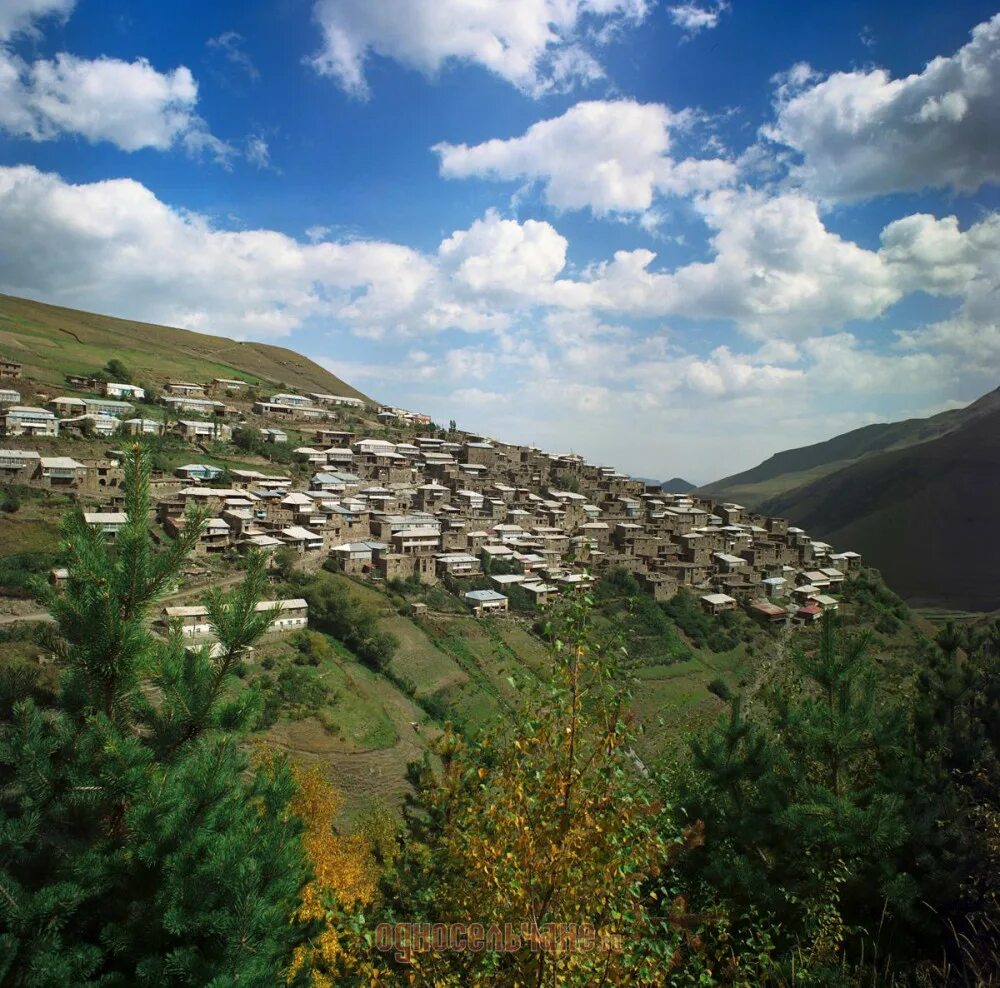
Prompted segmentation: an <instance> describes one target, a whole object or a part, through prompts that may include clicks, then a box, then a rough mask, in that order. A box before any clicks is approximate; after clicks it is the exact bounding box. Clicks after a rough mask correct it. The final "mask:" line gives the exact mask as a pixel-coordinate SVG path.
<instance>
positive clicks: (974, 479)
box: [761, 391, 1000, 611]
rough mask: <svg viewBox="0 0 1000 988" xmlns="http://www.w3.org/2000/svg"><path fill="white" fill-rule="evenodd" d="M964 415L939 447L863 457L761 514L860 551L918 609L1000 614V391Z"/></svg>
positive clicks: (932, 444)
mask: <svg viewBox="0 0 1000 988" xmlns="http://www.w3.org/2000/svg"><path fill="white" fill-rule="evenodd" d="M962 412H963V413H966V414H965V421H964V422H963V423H960V424H959V426H958V427H957V428H954V429H951V430H949V431H948V432H946V433H945V434H944V435H941V436H939V437H938V438H936V439H932V440H930V441H928V442H923V443H919V444H917V445H910V446H909V447H908V448H904V449H897V450H890V451H887V452H883V453H880V454H878V455H871V456H868V457H865V458H864V459H862V460H860V461H858V462H856V463H854V464H852V465H850V466H847V467H844V468H843V469H841V470H838V471H836V472H835V473H830V474H827V475H826V476H824V477H823V478H822V479H821V480H814V481H812V482H811V483H808V484H805V485H803V486H801V487H798V488H796V489H794V490H791V491H788V492H786V493H784V494H782V495H780V496H777V497H774V498H771V499H770V500H768V501H765V502H764V503H763V504H762V506H761V507H762V510H764V511H766V512H768V513H772V514H779V515H782V516H784V517H788V518H793V519H794V520H795V523H796V524H798V525H800V526H802V527H803V528H805V529H806V530H807V531H808V532H809V533H810V535H812V536H814V537H818V538H823V539H825V540H826V541H828V542H831V543H833V544H835V545H843V546H850V547H851V548H853V549H856V550H857V551H859V552H861V553H863V554H864V556H865V558H866V560H867V562H869V563H870V564H871V565H872V566H875V567H877V568H878V569H879V570H881V571H882V575H883V576H884V578H885V580H886V582H887V583H888V584H889V585H890V586H891V587H892V588H893V589H894V590H895V591H896V592H897V593H899V594H900V595H901V596H903V597H904V598H905V599H906V600H908V601H909V602H910V603H911V604H916V605H938V606H945V607H956V608H962V609H965V610H981V611H986V610H993V609H996V608H997V607H1000V586H998V583H997V578H996V574H997V556H998V554H1000V532H998V530H997V527H996V505H997V493H996V492H997V490H998V489H1000V392H997V391H994V392H992V393H991V394H989V395H986V396H985V397H984V398H981V399H980V400H979V401H977V402H975V403H974V404H973V405H970V406H969V408H967V409H963V410H962ZM971 413H974V414H971ZM947 414H948V415H951V416H953V417H952V419H951V420H950V421H952V422H953V421H954V413H947ZM941 418H942V417H941V416H935V418H934V419H928V420H926V421H927V422H935V421H940V419H941ZM901 424H905V423H901ZM841 438H844V437H841Z"/></svg>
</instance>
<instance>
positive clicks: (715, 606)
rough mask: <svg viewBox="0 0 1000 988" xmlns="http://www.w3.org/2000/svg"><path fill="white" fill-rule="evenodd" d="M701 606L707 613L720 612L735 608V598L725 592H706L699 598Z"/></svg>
mask: <svg viewBox="0 0 1000 988" xmlns="http://www.w3.org/2000/svg"><path fill="white" fill-rule="evenodd" d="M701 606H702V607H703V608H704V609H705V610H706V611H708V613H709V614H721V613H722V612H723V611H734V610H736V598H734V597H730V596H729V594H725V593H708V594H705V596H704V597H702V598H701Z"/></svg>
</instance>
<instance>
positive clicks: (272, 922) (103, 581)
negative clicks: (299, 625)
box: [0, 446, 305, 986]
mask: <svg viewBox="0 0 1000 988" xmlns="http://www.w3.org/2000/svg"><path fill="white" fill-rule="evenodd" d="M125 468H126V484H125V511H126V513H127V516H128V521H127V523H126V524H125V525H124V526H123V528H122V529H121V531H120V532H119V534H118V537H117V539H116V541H115V542H114V543H111V542H109V541H108V540H106V539H105V537H104V536H103V535H102V534H100V533H98V532H95V531H94V530H92V529H90V528H89V527H88V526H87V525H86V524H85V522H84V520H83V517H82V515H81V514H80V513H79V512H75V513H74V514H72V515H71V516H70V517H69V518H68V519H67V520H66V522H65V524H64V529H63V551H64V553H65V556H66V558H67V560H68V564H67V565H68V569H69V580H68V582H67V585H66V589H65V591H64V592H63V593H60V594H57V593H56V592H55V591H53V590H51V589H48V588H44V589H42V588H40V593H41V594H42V596H43V599H44V600H45V603H46V604H47V606H48V608H49V610H50V613H51V614H52V616H53V618H54V619H55V622H56V628H57V631H58V636H59V637H58V642H59V646H60V650H61V652H62V657H63V659H64V660H65V663H66V666H67V668H66V672H65V674H64V677H63V683H62V687H61V690H60V693H59V696H58V700H57V702H56V703H55V704H54V705H52V706H49V707H45V706H43V705H41V703H40V701H39V700H38V698H37V697H35V696H22V697H21V698H20V699H17V701H16V702H15V703H14V706H13V717H12V718H11V720H10V721H9V722H8V723H4V724H2V725H0V983H3V984H11V985H29V984H30V985H53V986H54V985H60V986H62V985H68V984H91V983H100V984H108V985H133V984H140V985H141V984H150V985H162V984H168V983H170V984H173V983H184V984H199V985H201V984H209V983H211V984H215V985H224V984H235V983H237V982H238V983H241V984H262V985H263V984H275V983H277V982H278V980H279V979H280V977H281V972H282V971H283V970H284V969H285V967H286V966H287V963H288V961H289V958H290V955H291V949H292V942H291V941H292V939H293V938H294V936H295V929H294V927H292V926H290V925H289V923H288V917H289V915H290V914H291V912H292V909H293V907H294V903H295V901H296V899H297V896H298V891H299V889H300V888H301V886H302V884H303V882H304V880H305V863H304V858H303V852H302V845H301V840H300V830H301V826H300V824H299V823H298V821H297V819H296V818H295V817H294V816H293V815H292V814H291V813H290V812H289V809H288V807H289V802H290V800H291V799H292V798H293V795H294V791H295V790H294V782H293V779H292V777H291V774H290V772H289V771H288V769H287V768H286V767H285V766H284V765H283V764H281V763H280V762H273V763H272V764H271V765H270V766H269V767H267V768H266V769H264V768H260V767H255V766H254V765H253V764H251V762H250V760H249V758H248V755H247V753H246V751H245V750H244V746H243V743H242V739H243V737H244V735H245V732H246V731H247V730H248V729H249V728H250V727H251V726H252V724H253V723H254V720H255V717H256V714H257V710H258V708H259V697H258V696H257V694H256V693H255V691H254V690H252V689H245V690H240V691H234V690H232V689H231V685H232V683H231V680H232V673H233V671H234V669H235V668H236V666H237V664H238V663H239V662H240V661H241V658H242V657H243V656H244V655H245V654H246V652H247V650H248V649H249V648H251V647H252V645H253V643H254V642H255V641H256V640H257V638H259V636H260V635H261V634H262V633H263V631H264V630H266V628H267V625H268V622H269V620H270V618H271V615H270V614H267V613H263V614H262V613H260V612H258V611H257V610H256V604H257V601H258V600H259V598H260V594H261V590H262V589H263V586H264V564H263V561H262V560H261V559H260V558H252V559H251V560H250V561H249V564H248V567H247V577H246V581H245V582H244V584H243V586H242V587H241V588H239V589H238V590H236V591H235V592H234V593H232V594H223V593H222V592H220V591H218V590H215V591H212V592H211V593H210V594H209V595H208V597H207V600H206V603H207V605H208V608H209V614H210V618H211V621H212V623H213V625H214V627H215V630H216V633H217V637H218V640H219V643H220V648H219V649H218V655H217V657H215V658H211V657H210V655H209V651H208V649H207V648H200V649H194V650H189V649H185V647H184V644H183V642H182V640H181V638H180V634H179V632H175V633H173V634H171V635H169V636H168V637H167V638H166V640H163V639H161V638H158V637H157V636H156V635H154V634H153V633H152V632H151V631H150V630H149V619H150V617H151V615H152V610H153V608H154V607H155V605H156V604H157V603H158V602H159V601H161V600H162V599H163V597H164V596H165V594H166V592H167V590H168V587H169V586H170V585H171V583H172V582H173V580H174V579H175V577H176V575H177V573H178V571H179V569H180V567H181V565H182V563H183V561H184V558H185V557H186V555H187V554H188V552H189V551H190V549H191V547H192V545H193V543H194V541H195V540H196V539H197V537H198V532H199V528H200V525H201V523H202V520H203V518H202V516H201V515H199V514H197V513H192V514H190V515H189V516H188V518H187V523H186V524H185V526H184V528H183V531H182V534H181V535H180V537H179V538H178V539H177V540H175V541H174V542H173V543H171V544H169V545H168V546H167V547H166V548H165V549H163V550H158V549H156V548H155V547H154V546H153V544H152V541H151V539H150V531H149V515H150V494H149V463H148V460H147V458H146V457H145V456H144V455H143V453H142V452H141V448H140V447H139V446H136V447H134V448H133V449H131V450H130V452H129V454H128V456H127V459H126V467H125Z"/></svg>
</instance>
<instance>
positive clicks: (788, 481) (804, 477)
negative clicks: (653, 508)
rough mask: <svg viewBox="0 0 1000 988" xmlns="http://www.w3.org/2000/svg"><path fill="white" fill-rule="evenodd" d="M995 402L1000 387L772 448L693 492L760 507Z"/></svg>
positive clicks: (936, 432)
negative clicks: (940, 407)
mask: <svg viewBox="0 0 1000 988" xmlns="http://www.w3.org/2000/svg"><path fill="white" fill-rule="evenodd" d="M998 407H1000V388H998V389H997V390H996V391H992V392H990V393H989V394H987V395H984V396H983V397H982V398H980V399H979V400H978V401H975V402H973V403H972V404H971V405H968V406H967V407H965V408H958V409H953V410H951V411H947V412H941V413H939V414H938V415H932V416H931V417H930V418H926V419H906V420H905V421H903V422H882V423H878V424H876V425H866V426H864V427H862V428H860V429H854V430H852V431H851V432H845V433H844V434H843V435H840V436H835V437H834V438H833V439H828V440H826V441H825V442H821V443H815V444H814V445H812V446H802V447H800V448H799V449H789V450H785V451H784V452H782V453H776V454H775V455H774V456H772V457H770V458H769V459H767V460H765V461H764V462H763V463H761V464H759V465H758V466H755V467H753V468H752V469H751V470H745V471H743V472H742V473H737V474H733V475H732V476H731V477H724V478H723V479H722V480H717V481H715V482H714V483H711V484H706V485H705V486H704V487H701V488H698V492H699V493H700V494H704V495H705V496H706V497H711V498H714V499H715V500H717V501H735V502H737V503H739V504H743V505H746V506H747V507H749V508H759V507H760V506H761V505H762V504H763V503H764V502H765V501H768V500H770V499H772V498H777V497H780V496H781V495H782V494H785V493H787V492H789V491H792V490H794V489H795V488H797V487H802V486H804V485H806V484H809V483H811V482H812V481H814V480H818V479H820V478H821V477H825V476H827V475H829V474H832V473H834V472H836V471H838V470H842V469H844V468H845V467H847V466H850V465H851V464H852V463H857V462H859V461H861V460H863V459H864V458H866V457H869V456H877V455H880V454H882V453H885V452H888V451H890V450H901V449H907V448H909V447H911V446H915V445H917V444H919V443H926V442H929V441H931V440H933V439H936V438H938V437H939V436H944V435H947V434H949V433H951V432H953V431H955V430H956V429H959V428H961V427H962V426H964V425H966V424H967V423H969V422H972V421H975V420H976V419H978V418H980V417H981V416H983V415H986V414H989V413H990V412H991V411H993V410H995V409H996V408H998Z"/></svg>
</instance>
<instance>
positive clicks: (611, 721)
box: [373, 601, 703, 986]
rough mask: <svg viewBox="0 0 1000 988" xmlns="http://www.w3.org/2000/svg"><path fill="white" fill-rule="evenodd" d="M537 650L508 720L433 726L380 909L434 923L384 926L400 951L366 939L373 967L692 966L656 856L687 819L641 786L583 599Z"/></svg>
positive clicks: (694, 838)
mask: <svg viewBox="0 0 1000 988" xmlns="http://www.w3.org/2000/svg"><path fill="white" fill-rule="evenodd" d="M552 657H553V662H552V664H551V668H550V669H549V670H548V675H547V677H545V676H543V677H541V678H540V679H539V680H538V681H536V682H533V683H529V684H526V685H525V689H524V699H525V702H524V705H523V709H522V711H521V712H520V715H519V717H518V718H517V719H516V720H515V721H514V723H513V724H510V723H508V724H504V725H500V726H498V727H497V729H496V730H494V731H493V732H491V733H490V734H489V735H487V736H485V737H483V738H480V739H477V740H474V741H472V742H467V741H465V740H463V739H461V738H460V737H458V736H457V735H456V734H455V733H453V732H451V731H447V732H446V733H445V735H444V736H443V738H442V741H441V744H440V750H439V754H440V755H441V759H442V762H443V768H442V770H441V771H439V772H431V771H430V768H429V766H428V767H427V769H426V771H425V778H424V780H423V781H424V787H423V792H422V800H421V803H420V805H419V806H418V807H417V812H416V813H415V814H413V817H412V821H411V838H410V840H409V842H408V843H407V845H406V848H405V850H404V852H403V857H402V859H401V861H400V862H399V865H398V868H397V870H396V875H397V876H398V883H397V887H396V889H395V894H394V896H393V898H392V900H391V902H390V906H391V909H389V910H388V911H387V914H386V916H385V917H384V918H385V919H387V920H388V921H390V922H391V923H398V924H410V923H417V924H421V923H436V924H443V925H439V927H438V931H437V933H435V934H434V935H433V936H432V937H431V943H427V942H423V943H421V942H419V941H420V939H421V936H422V935H421V933H420V932H419V928H418V931H417V933H416V937H415V939H416V942H414V943H412V944H411V945H412V946H413V948H414V949H413V950H412V951H408V950H406V949H405V943H401V942H400V936H399V934H398V933H397V935H396V937H395V939H394V945H395V946H396V947H400V946H402V947H404V949H402V950H400V951H398V953H399V954H400V955H401V956H402V959H401V960H398V961H394V960H393V955H392V954H390V953H383V954H381V955H379V956H378V958H377V959H376V960H375V961H374V962H373V968H374V967H377V969H378V983H382V984H392V983H396V984H412V985H434V986H450V985H455V986H458V985H461V986H486V985H496V984H502V985H509V986H529V985H531V986H541V985H567V986H569V985H580V986H583V985H588V986H589V985H601V984H604V985H657V984H666V983H667V982H668V980H670V979H671V978H672V977H673V976H674V974H675V973H676V970H677V968H678V967H679V966H680V965H681V964H683V965H684V967H685V969H686V971H687V972H690V973H692V974H694V972H695V971H696V969H698V968H699V967H700V966H702V967H703V965H702V962H701V960H700V959H699V957H700V944H699V941H698V938H697V936H696V935H695V934H694V932H693V930H692V927H693V926H694V924H693V923H692V922H691V918H690V917H687V916H685V915H684V907H683V903H682V902H680V901H678V900H677V899H676V897H675V896H674V894H673V892H672V891H671V884H672V882H671V865H672V863H673V861H674V859H675V858H676V856H677V855H678V854H679V853H681V852H682V851H683V850H684V848H685V846H690V845H692V844H694V843H697V842H698V841H699V840H700V833H699V831H698V829H697V828H692V829H690V830H688V831H686V832H680V831H679V830H678V829H677V828H676V827H674V826H673V825H672V824H671V823H670V819H669V813H668V808H667V807H664V806H663V805H661V804H659V803H657V802H656V801H655V800H654V799H653V798H652V796H651V795H650V788H649V786H648V784H647V780H646V770H645V767H644V766H643V765H642V764H641V762H640V761H639V759H638V757H637V756H636V754H635V752H634V748H633V737H632V733H631V729H630V726H629V722H628V717H627V706H628V699H629V697H628V694H627V692H626V690H625V688H624V686H623V681H622V677H621V674H620V670H619V668H618V662H617V661H616V655H615V653H614V652H613V650H607V649H602V648H601V647H599V646H597V645H596V644H595V643H594V639H593V635H592V633H591V629H590V627H589V620H588V607H587V602H586V601H585V602H583V603H582V604H580V605H579V606H577V607H576V608H574V609H573V610H572V612H571V613H570V614H569V615H568V616H567V617H566V618H565V620H564V623H563V625H562V627H561V628H560V635H559V636H558V638H557V640H556V641H555V642H554V644H553V648H552ZM455 924H457V925H455ZM480 928H482V929H481V931H480ZM405 929H406V927H405V926H404V927H403V930H405ZM425 932H426V928H425ZM480 932H481V933H482V936H481V937H480ZM435 937H437V938H438V942H437V943H436V944H434V943H433V941H434V938H435ZM384 940H385V938H384V937H383V940H382V942H381V946H382V947H384V946H385V942H384ZM429 946H434V948H435V949H423V948H426V947H429ZM375 953H376V952H375V951H373V956H374V955H375ZM696 979H697V975H695V980H696Z"/></svg>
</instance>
